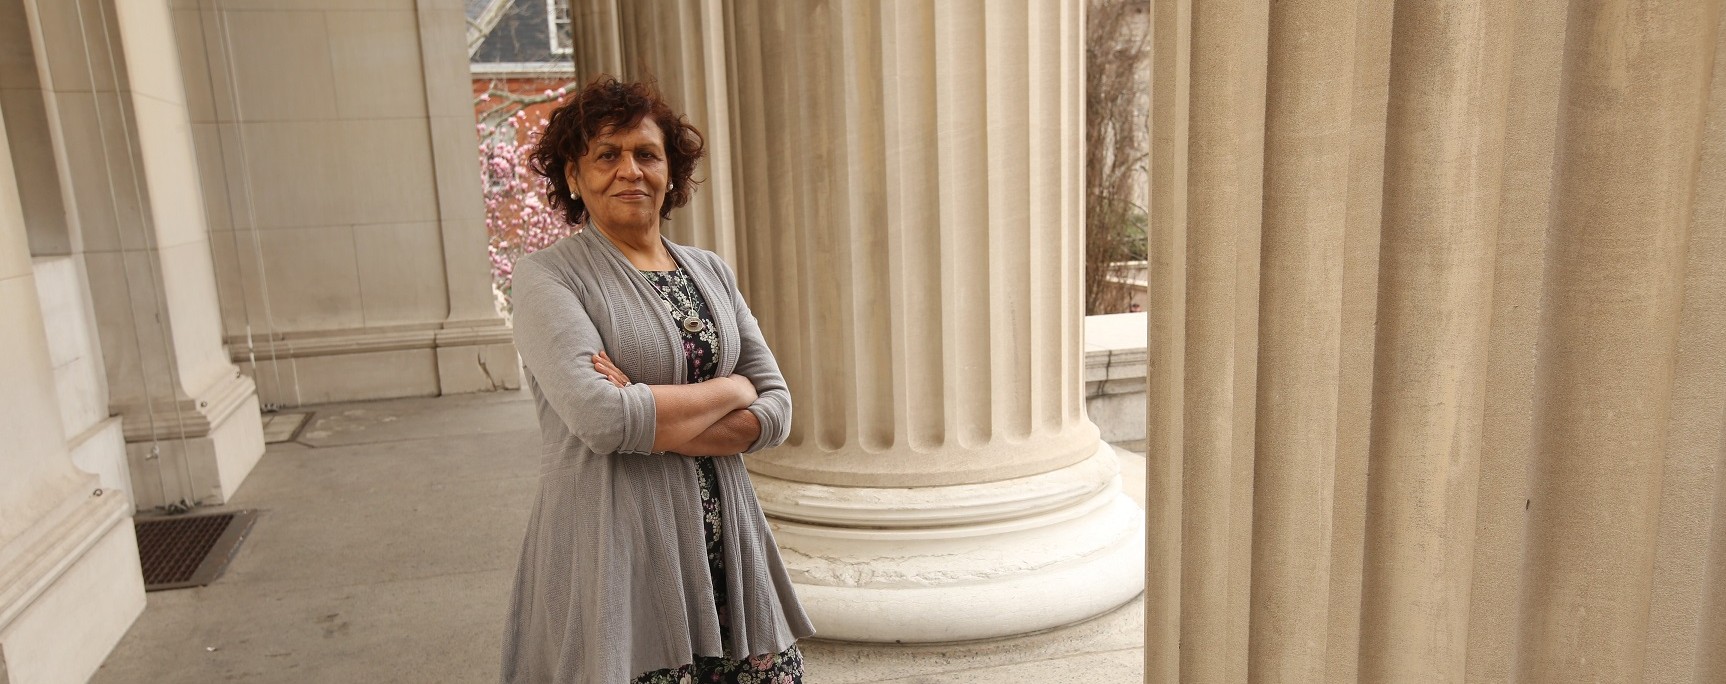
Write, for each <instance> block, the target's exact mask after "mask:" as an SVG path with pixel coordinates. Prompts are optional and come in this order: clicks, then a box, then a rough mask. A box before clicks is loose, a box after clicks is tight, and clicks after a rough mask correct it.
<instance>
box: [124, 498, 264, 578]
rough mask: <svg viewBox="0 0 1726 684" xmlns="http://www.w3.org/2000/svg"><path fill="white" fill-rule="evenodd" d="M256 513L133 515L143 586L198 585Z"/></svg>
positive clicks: (229, 553)
mask: <svg viewBox="0 0 1726 684" xmlns="http://www.w3.org/2000/svg"><path fill="white" fill-rule="evenodd" d="M256 518H257V512H256V511H234V512H232V513H212V514H205V515H177V516H172V517H165V518H145V519H139V520H137V521H136V525H137V530H138V560H139V561H140V562H141V563H142V565H143V566H144V590H145V591H160V590H163V589H183V588H186V587H201V586H204V585H206V584H209V583H211V582H213V581H215V580H216V578H217V577H220V576H221V574H222V570H224V569H226V568H227V567H228V561H229V560H232V559H233V557H234V551H236V550H237V549H239V546H240V542H241V541H242V540H244V539H245V537H246V533H247V532H249V531H251V528H252V521H253V520H254V519H256Z"/></svg>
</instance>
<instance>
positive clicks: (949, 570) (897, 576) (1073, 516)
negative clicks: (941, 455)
mask: <svg viewBox="0 0 1726 684" xmlns="http://www.w3.org/2000/svg"><path fill="white" fill-rule="evenodd" d="M1120 483H1121V480H1120V475H1119V464H1118V462H1117V461H1116V459H1115V455H1114V450H1113V449H1112V448H1111V447H1109V445H1107V444H1105V443H1101V442H1099V443H1098V448H1097V450H1096V452H1095V453H1094V455H1092V456H1091V457H1090V458H1088V459H1086V460H1084V461H1082V462H1080V463H1078V464H1075V465H1072V466H1068V467H1066V468H1062V469H1059V470H1055V471H1052V472H1048V473H1043V474H1040V475H1035V476H1031V477H1024V478H1017V479H1012V480H1002V481H998V482H991V483H983V484H968V485H953V486H942V487H919V488H891V489H889V488H867V487H830V486H822V485H805V484H800V483H795V482H788V481H785V480H777V479H775V478H771V477H766V476H761V475H757V476H755V487H756V493H757V495H758V496H759V497H760V498H761V502H762V507H763V509H764V510H765V511H766V512H767V513H768V515H769V516H770V517H771V518H772V519H773V521H774V534H775V535H776V537H777V540H778V542H779V546H780V549H781V553H782V554H783V556H784V560H785V565H786V567H787V569H788V571H789V572H790V573H791V578H792V580H793V581H794V582H796V583H797V585H798V595H799V597H800V598H801V599H802V601H803V605H804V608H805V610H807V611H808V612H809V616H810V618H811V619H812V620H813V621H814V622H815V626H816V629H818V630H819V631H820V636H821V637H822V638H825V639H835V640H841V641H863V642H888V643H891V642H907V643H938V642H952V641H971V640H977V639H991V638H997V637H1004V636H1011V635H1016V634H1026V633H1030V632H1037V631H1042V630H1046V629H1052V628H1056V627H1062V626H1065V625H1069V624H1072V623H1076V622H1081V621H1084V620H1087V619H1090V618H1092V617H1096V616H1097V615H1100V614H1103V613H1105V612H1107V611H1109V610H1110V609H1112V608H1114V607H1116V606H1119V605H1121V604H1123V603H1126V602H1127V601H1129V600H1131V599H1132V598H1133V597H1135V596H1137V595H1138V594H1139V593H1140V592H1141V591H1143V589H1144V557H1145V546H1144V511H1143V510H1141V509H1140V508H1139V507H1138V506H1137V505H1136V504H1134V503H1133V502H1132V500H1131V499H1129V498H1128V497H1127V496H1126V495H1124V494H1123V493H1122V492H1121V484H1120Z"/></svg>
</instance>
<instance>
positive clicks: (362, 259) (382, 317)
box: [353, 222, 449, 326]
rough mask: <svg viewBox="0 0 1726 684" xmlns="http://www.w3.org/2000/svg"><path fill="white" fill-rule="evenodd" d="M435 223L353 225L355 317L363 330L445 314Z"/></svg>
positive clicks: (440, 252)
mask: <svg viewBox="0 0 1726 684" xmlns="http://www.w3.org/2000/svg"><path fill="white" fill-rule="evenodd" d="M439 237H440V236H439V225H438V224H437V223H432V222H427V223H396V224H389V223H380V224H372V225H363V226H354V228H353V244H354V248H353V255H354V263H355V264H364V267H363V268H359V269H358V276H359V283H358V286H359V292H361V293H365V296H364V297H363V298H361V307H360V313H361V315H362V319H363V321H364V323H365V325H367V326H385V325H391V324H402V323H415V322H419V321H425V320H437V319H438V318H440V317H442V316H443V315H445V313H446V312H448V311H449V292H448V291H447V289H446V288H445V282H446V281H445V280H444V277H443V268H444V250H443V249H441V248H440V246H439V239H438V238H439Z"/></svg>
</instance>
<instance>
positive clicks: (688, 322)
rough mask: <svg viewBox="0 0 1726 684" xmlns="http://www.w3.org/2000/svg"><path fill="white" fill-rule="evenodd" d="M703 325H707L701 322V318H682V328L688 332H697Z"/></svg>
mask: <svg viewBox="0 0 1726 684" xmlns="http://www.w3.org/2000/svg"><path fill="white" fill-rule="evenodd" d="M705 327H707V326H706V325H703V324H702V322H701V319H699V318H696V317H694V316H691V317H689V318H685V319H683V329H684V330H687V331H689V332H692V333H698V332H701V329H702V328H705Z"/></svg>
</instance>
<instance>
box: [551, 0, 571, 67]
mask: <svg viewBox="0 0 1726 684" xmlns="http://www.w3.org/2000/svg"><path fill="white" fill-rule="evenodd" d="M545 19H546V22H547V24H548V25H549V27H550V29H551V31H550V34H551V54H554V55H567V54H570V53H572V52H574V49H573V46H574V45H575V40H574V28H573V27H572V26H571V25H570V21H569V0H545Z"/></svg>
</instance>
